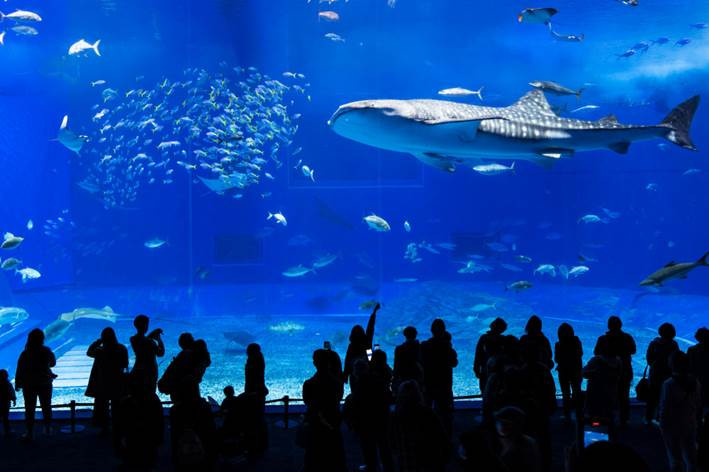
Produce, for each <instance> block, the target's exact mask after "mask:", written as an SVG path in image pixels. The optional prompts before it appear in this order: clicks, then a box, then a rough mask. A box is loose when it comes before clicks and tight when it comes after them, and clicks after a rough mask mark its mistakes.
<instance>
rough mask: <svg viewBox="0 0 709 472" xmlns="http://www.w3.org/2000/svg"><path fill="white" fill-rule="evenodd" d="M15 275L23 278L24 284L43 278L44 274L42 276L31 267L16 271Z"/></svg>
mask: <svg viewBox="0 0 709 472" xmlns="http://www.w3.org/2000/svg"><path fill="white" fill-rule="evenodd" d="M15 273H16V274H19V275H20V276H21V277H22V283H25V282H27V281H28V280H35V279H38V278H40V277H42V274H40V272H39V271H38V270H37V269H33V268H31V267H25V268H24V269H19V270H17V269H16V270H15Z"/></svg>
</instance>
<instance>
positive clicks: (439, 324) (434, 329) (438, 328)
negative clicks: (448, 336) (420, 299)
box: [431, 318, 446, 337]
mask: <svg viewBox="0 0 709 472" xmlns="http://www.w3.org/2000/svg"><path fill="white" fill-rule="evenodd" d="M445 332H446V324H445V323H444V322H443V320H442V319H440V318H436V319H435V320H433V322H432V323H431V334H432V335H433V336H434V337H438V336H443V334H444V333H445Z"/></svg>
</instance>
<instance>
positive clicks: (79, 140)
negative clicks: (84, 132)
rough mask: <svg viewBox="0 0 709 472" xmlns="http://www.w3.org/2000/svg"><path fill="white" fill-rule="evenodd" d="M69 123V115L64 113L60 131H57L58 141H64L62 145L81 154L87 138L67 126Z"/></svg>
mask: <svg viewBox="0 0 709 472" xmlns="http://www.w3.org/2000/svg"><path fill="white" fill-rule="evenodd" d="M68 124H69V115H64V118H62V123H61V125H59V132H58V133H57V141H59V142H60V143H62V145H63V146H64V147H65V148H67V149H68V150H70V151H74V152H75V153H77V154H79V151H81V148H82V147H83V146H84V143H85V142H86V139H85V138H83V137H82V136H79V135H78V134H76V133H74V132H73V131H71V130H70V129H69V128H68V127H67V126H68Z"/></svg>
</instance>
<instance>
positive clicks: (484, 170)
mask: <svg viewBox="0 0 709 472" xmlns="http://www.w3.org/2000/svg"><path fill="white" fill-rule="evenodd" d="M473 170H474V171H475V172H477V173H478V174H482V175H500V174H506V173H508V172H512V173H514V171H515V163H514V162H513V163H512V165H511V166H509V167H508V166H505V165H502V164H481V165H477V166H473Z"/></svg>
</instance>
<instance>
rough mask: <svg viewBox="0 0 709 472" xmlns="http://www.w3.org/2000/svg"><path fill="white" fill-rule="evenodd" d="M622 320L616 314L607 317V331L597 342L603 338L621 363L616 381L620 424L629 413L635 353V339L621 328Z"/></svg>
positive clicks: (610, 351)
mask: <svg viewBox="0 0 709 472" xmlns="http://www.w3.org/2000/svg"><path fill="white" fill-rule="evenodd" d="M622 328H623V322H622V321H621V320H620V318H618V317H617V316H611V317H610V318H608V331H607V332H606V333H605V334H604V335H602V336H601V337H600V338H599V339H598V342H600V341H601V339H603V342H605V343H606V344H607V346H608V353H609V355H610V356H614V357H618V358H619V359H620V364H621V372H620V380H619V382H618V413H619V415H618V416H619V419H620V424H621V425H625V424H626V423H627V422H628V418H629V414H630V386H631V384H632V383H633V362H632V356H633V355H634V354H635V351H636V347H635V340H634V339H633V337H632V336H631V335H630V334H628V333H626V332H625V331H623V330H622Z"/></svg>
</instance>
